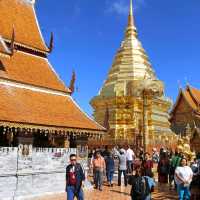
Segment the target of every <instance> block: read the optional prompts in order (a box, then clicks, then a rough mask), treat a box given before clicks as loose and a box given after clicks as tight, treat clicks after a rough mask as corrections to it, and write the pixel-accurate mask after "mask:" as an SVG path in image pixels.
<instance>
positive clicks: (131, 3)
mask: <svg viewBox="0 0 200 200" xmlns="http://www.w3.org/2000/svg"><path fill="white" fill-rule="evenodd" d="M133 21H134V20H133V1H132V0H130V8H129V16H128V25H129V26H133V25H134V23H133Z"/></svg>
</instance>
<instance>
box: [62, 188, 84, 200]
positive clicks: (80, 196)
mask: <svg viewBox="0 0 200 200" xmlns="http://www.w3.org/2000/svg"><path fill="white" fill-rule="evenodd" d="M66 190H67V191H66V192H67V200H74V197H75V196H76V197H77V199H78V200H84V195H83V190H82V188H81V189H80V191H79V192H78V193H77V194H75V187H74V186H67V189H66Z"/></svg>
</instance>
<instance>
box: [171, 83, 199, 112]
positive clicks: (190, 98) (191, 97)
mask: <svg viewBox="0 0 200 200" xmlns="http://www.w3.org/2000/svg"><path fill="white" fill-rule="evenodd" d="M182 97H184V98H185V100H186V101H187V103H188V105H189V106H190V107H191V108H192V109H193V110H194V111H195V112H196V114H199V105H200V90H198V89H196V88H193V87H191V86H187V87H186V89H185V90H182V89H181V90H180V92H179V95H178V98H177V100H176V103H175V104H174V106H173V108H172V111H171V115H172V114H173V113H174V111H175V110H176V108H177V106H178V105H179V102H180V100H181V98H182Z"/></svg>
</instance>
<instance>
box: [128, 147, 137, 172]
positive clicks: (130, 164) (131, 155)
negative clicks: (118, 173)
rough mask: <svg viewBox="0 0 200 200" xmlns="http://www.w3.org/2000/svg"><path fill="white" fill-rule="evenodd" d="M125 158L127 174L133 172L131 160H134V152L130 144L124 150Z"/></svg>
mask: <svg viewBox="0 0 200 200" xmlns="http://www.w3.org/2000/svg"><path fill="white" fill-rule="evenodd" d="M126 159H127V171H128V174H132V172H133V162H134V159H135V153H134V152H133V150H132V149H131V148H130V146H128V149H127V150H126Z"/></svg>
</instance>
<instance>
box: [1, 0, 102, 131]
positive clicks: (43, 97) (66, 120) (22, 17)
mask: <svg viewBox="0 0 200 200" xmlns="http://www.w3.org/2000/svg"><path fill="white" fill-rule="evenodd" d="M0 19H1V20H0V36H1V38H2V40H3V43H4V44H5V45H6V47H5V46H3V45H2V44H1V43H0V95H1V98H0V105H1V112H0V125H3V126H9V127H15V128H17V127H18V126H19V127H22V128H26V127H27V126H29V127H32V128H35V127H39V126H40V127H43V129H45V130H48V129H54V130H63V131H66V132H67V131H73V132H74V133H77V132H87V133H91V134H92V133H95V134H102V133H104V131H105V129H104V128H103V127H102V126H100V125H99V124H98V123H96V122H95V121H94V120H93V119H91V118H90V117H89V116H87V115H86V113H84V112H83V111H82V110H81V109H80V108H79V106H78V105H77V104H76V103H75V101H74V100H73V99H72V97H71V95H70V94H71V91H70V89H69V88H68V87H66V86H65V84H64V83H63V82H62V81H61V80H60V78H59V76H58V75H57V74H56V72H55V71H54V69H53V67H52V66H51V64H50V63H49V61H48V59H47V54H48V53H49V48H48V47H47V46H46V44H45V42H44V39H43V37H42V35H41V31H40V28H39V25H38V21H37V18H36V15H35V10H34V4H32V3H30V2H28V0H1V1H0ZM13 31H14V32H13ZM13 33H14V37H13ZM13 38H14V48H13V49H11V46H12V40H13ZM6 48H8V49H9V50H10V51H11V50H13V53H12V54H10V55H9V54H7V53H6ZM11 52H12V51H11ZM38 52H39V54H38Z"/></svg>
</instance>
